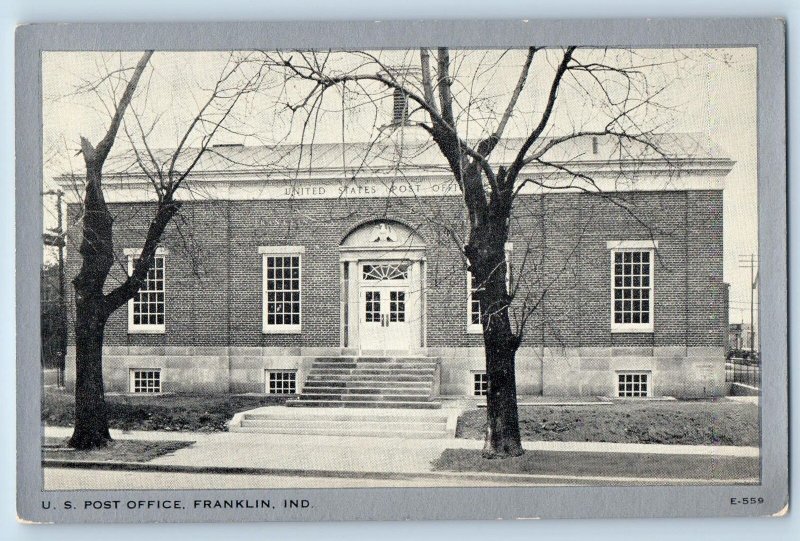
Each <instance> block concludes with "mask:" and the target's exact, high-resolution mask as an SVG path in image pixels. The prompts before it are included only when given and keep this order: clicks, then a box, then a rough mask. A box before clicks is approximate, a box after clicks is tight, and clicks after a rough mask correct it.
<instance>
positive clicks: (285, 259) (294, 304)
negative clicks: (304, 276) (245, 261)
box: [264, 255, 301, 326]
mask: <svg viewBox="0 0 800 541" xmlns="http://www.w3.org/2000/svg"><path fill="white" fill-rule="evenodd" d="M264 264H265V265H266V279H265V284H264V289H265V291H266V294H267V297H266V298H267V302H266V306H265V310H266V324H267V325H276V326H277V325H299V324H300V310H301V305H300V287H301V284H300V257H299V256H288V255H287V256H267V257H265V258H264Z"/></svg>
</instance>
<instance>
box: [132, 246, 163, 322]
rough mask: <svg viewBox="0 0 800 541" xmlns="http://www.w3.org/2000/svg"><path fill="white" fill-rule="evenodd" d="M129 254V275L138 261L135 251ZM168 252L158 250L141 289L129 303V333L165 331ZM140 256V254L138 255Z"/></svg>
mask: <svg viewBox="0 0 800 541" xmlns="http://www.w3.org/2000/svg"><path fill="white" fill-rule="evenodd" d="M126 253H128V274H129V275H130V274H131V273H133V267H134V266H135V265H136V261H137V260H138V259H137V258H136V257H135V256H134V252H133V251H128V250H126ZM165 253H166V252H165V251H164V250H163V249H160V248H159V249H158V251H157V252H156V255H155V257H154V258H153V263H152V264H151V265H150V268H149V269H148V271H147V277H146V278H145V281H144V284H143V285H142V287H141V289H139V291H138V292H137V293H136V295H134V297H133V298H132V299H131V300H130V301H128V332H130V333H138V332H142V333H148V332H150V333H163V332H164V329H165V310H164V306H165V304H164V295H165V287H164V271H165V257H164V254H165ZM137 255H138V254H137Z"/></svg>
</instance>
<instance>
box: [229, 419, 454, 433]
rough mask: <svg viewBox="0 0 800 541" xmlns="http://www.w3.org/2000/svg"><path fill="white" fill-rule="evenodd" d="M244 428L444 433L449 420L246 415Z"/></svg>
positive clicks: (243, 423)
mask: <svg viewBox="0 0 800 541" xmlns="http://www.w3.org/2000/svg"><path fill="white" fill-rule="evenodd" d="M241 426H243V427H253V428H254V427H262V428H294V429H298V430H300V429H313V428H326V429H328V428H329V429H342V430H344V429H348V428H349V429H356V428H363V429H365V430H385V429H387V428H388V427H390V426H391V427H392V428H396V429H402V430H411V429H413V430H425V431H431V432H432V431H437V430H439V431H443V430H445V429H446V428H447V419H441V420H439V421H435V422H429V421H427V420H425V419H420V420H416V421H385V420H382V421H374V420H364V419H351V420H346V421H332V420H329V419H322V420H320V419H250V418H249V416H247V415H245V416H244V418H243V419H242V424H241Z"/></svg>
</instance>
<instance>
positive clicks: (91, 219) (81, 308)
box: [69, 51, 263, 449]
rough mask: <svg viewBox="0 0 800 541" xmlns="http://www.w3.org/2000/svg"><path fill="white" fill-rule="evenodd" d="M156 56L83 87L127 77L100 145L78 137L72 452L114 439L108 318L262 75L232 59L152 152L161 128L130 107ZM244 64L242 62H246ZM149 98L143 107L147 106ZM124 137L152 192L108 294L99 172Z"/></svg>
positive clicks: (131, 290)
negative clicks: (122, 270)
mask: <svg viewBox="0 0 800 541" xmlns="http://www.w3.org/2000/svg"><path fill="white" fill-rule="evenodd" d="M152 54H153V51H147V52H145V53H144V54H143V55H142V57H141V58H140V60H139V62H138V63H137V64H136V66H135V67H134V68H132V69H131V68H126V67H123V68H120V69H118V70H113V71H108V73H106V74H104V75H103V76H102V77H100V78H99V80H97V81H94V82H89V83H87V84H86V85H83V87H82V88H81V89H80V91H82V92H91V93H96V94H97V95H98V97H99V89H100V88H101V87H102V86H103V85H104V84H107V85H111V86H112V90H111V92H112V95H113V90H114V86H115V85H114V83H118V81H119V79H120V78H121V77H124V76H125V75H126V74H127V72H131V74H130V77H129V78H128V79H127V81H126V82H125V83H124V91H123V92H122V95H121V97H120V98H119V100H118V101H117V102H116V103H115V105H114V106H113V114H112V118H111V122H110V124H109V127H108V130H107V132H106V134H105V136H104V137H103V138H102V140H101V141H100V142H99V143H98V144H97V145H92V143H90V142H89V141H88V140H87V139H86V138H85V137H81V150H80V152H81V153H82V154H83V160H84V163H85V167H86V180H85V186H83V187H82V189H83V190H84V194H83V209H82V219H81V241H80V248H79V253H80V255H81V268H80V271H79V272H78V274H77V276H76V277H75V279H74V280H73V285H74V287H75V308H76V318H75V348H76V352H75V354H76V382H75V429H74V432H73V434H72V437H71V438H70V440H69V445H70V446H71V447H74V448H77V449H89V448H93V447H101V446H105V445H106V443H107V442H108V441H109V440H110V439H111V437H110V434H109V431H108V419H107V414H106V407H105V398H104V386H103V338H104V329H105V325H106V322H107V321H108V318H109V317H110V316H111V314H113V313H114V312H115V311H116V310H117V309H119V308H120V307H122V306H124V305H125V304H126V303H127V302H128V300H130V299H132V298H133V297H134V296H135V295H136V293H137V292H138V291H139V290H140V289H141V287H142V286H143V285H144V283H145V280H146V278H147V274H148V270H149V268H150V267H151V265H152V263H153V260H154V257H155V254H156V250H157V248H158V245H159V243H160V242H161V240H162V237H163V235H164V231H165V230H166V228H167V226H168V225H169V224H170V222H171V221H172V220H173V218H174V217H175V216H176V215H177V214H178V212H179V210H180V208H181V201H180V200H179V198H178V191H179V189H181V187H182V186H183V185H184V184H185V180H186V178H187V177H188V176H189V175H190V173H191V172H192V170H193V169H194V168H195V166H196V165H197V163H198V162H199V161H200V158H201V157H202V156H203V154H204V153H205V152H206V150H207V149H208V148H209V146H210V144H211V142H212V139H213V138H214V136H215V134H217V132H218V131H220V130H224V129H225V128H224V124H225V122H226V120H228V119H229V117H231V115H232V112H233V110H234V108H235V107H236V105H237V103H238V102H239V101H240V100H241V99H242V98H243V97H244V96H246V95H247V94H249V93H251V92H253V91H254V89H256V88H257V87H258V84H259V81H260V79H261V75H262V73H263V71H262V70H260V69H257V70H255V71H251V72H248V74H247V75H242V70H241V67H242V59H236V58H235V55H233V54H231V55H230V57H229V59H228V61H227V63H226V64H225V66H224V68H223V69H222V72H221V74H220V76H219V78H218V80H217V82H216V84H215V85H214V87H213V89H211V91H210V92H209V97H208V99H207V100H206V101H205V102H202V103H201V104H200V105H199V111H198V113H197V114H196V115H195V116H194V118H193V119H192V120H191V121H190V122H189V123H188V126H187V127H186V129H185V131H184V132H183V134H182V136H181V137H180V140H179V142H178V144H177V146H176V148H174V149H171V150H170V151H167V152H165V151H163V150H159V149H154V148H151V146H150V145H149V144H148V137H149V136H150V135H152V134H153V133H154V131H155V130H156V129H157V128H158V125H159V123H158V120H159V117H158V116H156V118H155V119H154V120H153V121H152V122H151V123H148V124H146V125H145V121H144V120H143V115H142V114H141V111H138V110H137V109H136V107H135V103H134V102H135V101H136V100H135V96H136V95H138V94H137V87H139V86H140V80H141V79H142V75H143V73H145V70H146V68H147V66H148V63H149V62H150V59H151V56H152ZM244 58H246V57H244ZM145 98H146V96H143V97H142V101H143V102H145V101H146V99H145ZM128 110H130V112H131V113H132V115H133V120H134V121H133V123H132V124H133V127H132V128H131V127H128V125H127V123H126V122H125V121H124V117H125V114H126V111H128ZM121 127H122V128H123V130H124V131H125V133H126V134H127V135H128V142H129V143H130V146H131V149H132V154H133V157H134V159H135V163H136V164H137V166H138V168H139V169H140V170H141V172H142V173H143V174H144V175H145V176H146V177H147V179H148V180H149V182H150V184H151V186H152V189H153V199H154V206H153V214H152V217H151V219H150V222H149V225H148V228H147V234H146V236H145V240H144V243H143V245H142V248H141V250H140V253H139V255H138V257H137V258H136V259H135V264H134V265H133V271H132V272H131V274H130V275H129V276H127V278H126V279H125V280H124V281H122V282H121V283H120V284H117V285H116V286H115V287H113V288H111V289H110V291H106V286H107V284H106V281H107V278H108V276H109V272H110V270H111V268H112V266H113V265H114V262H115V252H114V246H113V237H114V234H113V233H114V216H113V214H112V213H111V211H110V210H109V207H108V205H107V204H106V200H105V196H104V193H103V167H104V164H105V163H106V159H107V158H108V156H109V153H110V152H111V148H112V146H113V145H114V143H115V142H116V140H117V137H118V132H119V130H120V128H121Z"/></svg>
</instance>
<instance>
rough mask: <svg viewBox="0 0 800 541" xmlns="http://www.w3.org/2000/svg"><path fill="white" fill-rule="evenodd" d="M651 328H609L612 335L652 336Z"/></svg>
mask: <svg viewBox="0 0 800 541" xmlns="http://www.w3.org/2000/svg"><path fill="white" fill-rule="evenodd" d="M653 332H655V331H654V330H653V327H622V326H619V327H611V333H612V334H653Z"/></svg>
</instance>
